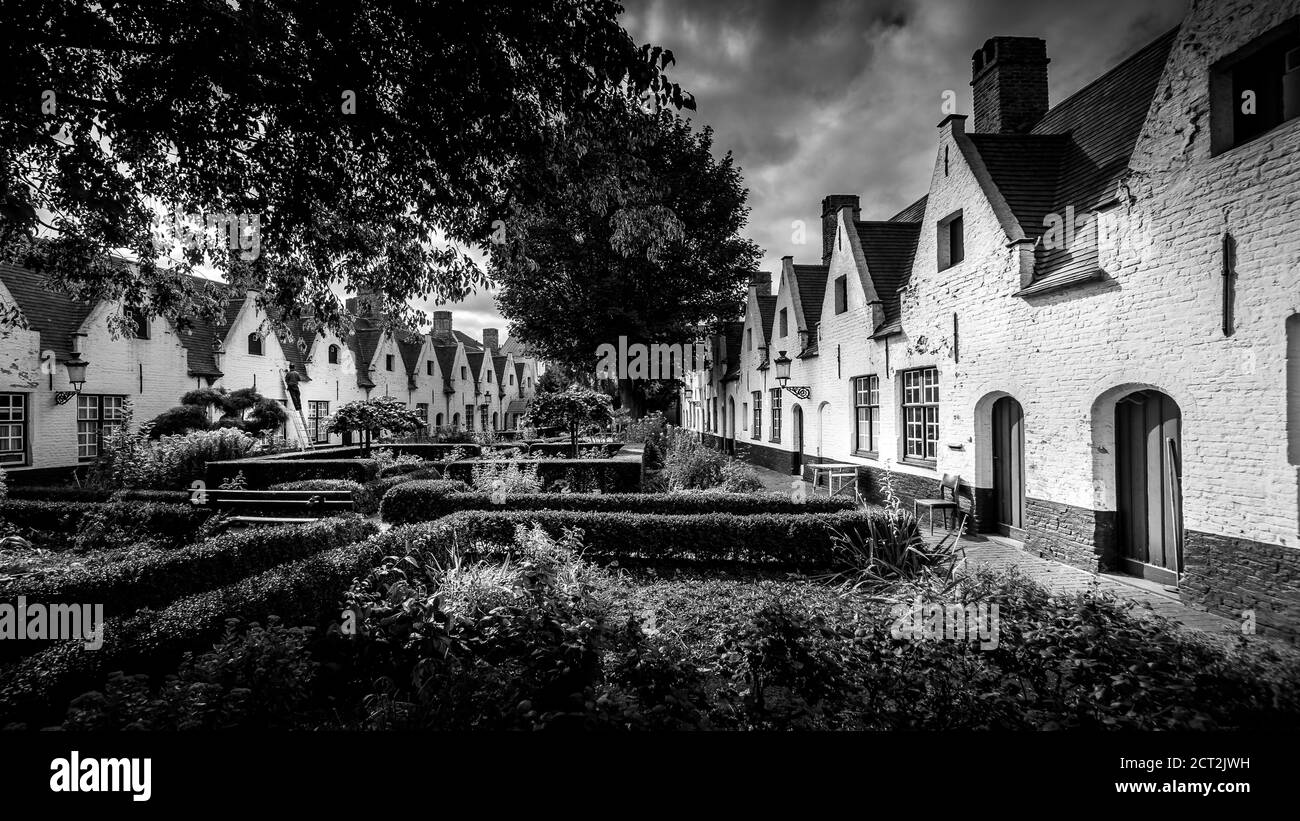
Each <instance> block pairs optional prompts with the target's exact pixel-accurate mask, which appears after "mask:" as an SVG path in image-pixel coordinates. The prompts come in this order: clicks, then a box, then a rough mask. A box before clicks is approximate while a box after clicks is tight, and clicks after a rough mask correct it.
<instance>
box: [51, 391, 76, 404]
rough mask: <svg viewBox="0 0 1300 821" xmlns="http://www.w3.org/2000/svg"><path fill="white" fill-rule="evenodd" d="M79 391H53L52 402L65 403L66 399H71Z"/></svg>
mask: <svg viewBox="0 0 1300 821" xmlns="http://www.w3.org/2000/svg"><path fill="white" fill-rule="evenodd" d="M79 393H81V391H55V392H54V404H56V405H66V404H67V403H68V400H70V399H72V397H74V396H76V395H77V394H79Z"/></svg>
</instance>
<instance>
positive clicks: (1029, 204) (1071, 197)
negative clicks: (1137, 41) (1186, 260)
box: [970, 28, 1178, 280]
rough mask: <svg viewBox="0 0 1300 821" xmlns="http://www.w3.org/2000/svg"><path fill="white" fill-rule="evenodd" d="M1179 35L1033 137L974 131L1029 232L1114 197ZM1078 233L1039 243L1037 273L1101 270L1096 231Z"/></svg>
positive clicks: (1149, 48)
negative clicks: (1051, 244)
mask: <svg viewBox="0 0 1300 821" xmlns="http://www.w3.org/2000/svg"><path fill="white" fill-rule="evenodd" d="M1177 33H1178V29H1176V28H1175V29H1173V30H1172V31H1169V32H1168V33H1166V34H1164V35H1161V36H1160V37H1158V38H1156V39H1155V40H1153V41H1151V42H1150V43H1149V44H1147V45H1146V46H1145V47H1144V48H1142V49H1141V50H1140V51H1138V52H1137V53H1136V54H1134V55H1133V56H1131V57H1129V58H1128V59H1127V60H1125V61H1123V62H1122V63H1120V64H1119V65H1118V66H1116V67H1115V68H1113V69H1111V70H1110V71H1108V72H1106V73H1105V74H1103V75H1102V76H1101V77H1100V78H1098V79H1097V80H1095V81H1094V82H1092V83H1091V84H1089V85H1088V86H1086V87H1085V88H1083V89H1082V90H1080V91H1078V92H1076V93H1075V94H1073V95H1072V96H1070V97H1069V98H1068V99H1066V100H1064V101H1062V102H1060V103H1058V104H1057V105H1056V106H1054V107H1053V108H1052V109H1051V110H1049V111H1048V112H1047V114H1045V115H1043V118H1042V119H1041V120H1040V121H1039V122H1038V123H1037V124H1036V125H1035V126H1034V128H1033V129H1032V130H1031V131H1030V133H1029V134H1027V135H1020V136H1016V135H991V134H972V135H970V137H971V141H972V143H973V144H974V145H975V146H976V149H977V150H978V151H979V153H980V157H981V158H982V159H983V160H984V164H985V165H986V166H987V167H988V169H989V174H990V175H991V176H992V177H993V181H994V183H995V184H996V185H997V187H998V190H999V191H1000V192H1001V193H1002V196H1003V197H1004V198H1005V199H1006V201H1007V204H1008V205H1009V206H1010V207H1011V210H1012V213H1013V214H1014V215H1015V217H1016V219H1017V220H1018V221H1019V223H1020V227H1021V229H1022V230H1024V232H1025V235H1026V236H1029V237H1033V238H1037V237H1040V236H1041V235H1042V234H1043V232H1044V231H1045V230H1046V229H1045V227H1044V225H1043V217H1044V216H1045V215H1047V214H1058V215H1060V216H1061V218H1062V220H1063V219H1064V218H1065V214H1066V209H1067V207H1069V206H1073V207H1074V209H1075V212H1076V214H1077V215H1078V216H1082V215H1084V214H1089V213H1091V212H1092V211H1093V210H1094V209H1095V208H1096V207H1097V206H1098V205H1100V204H1103V203H1105V202H1106V201H1107V200H1108V199H1110V198H1111V197H1112V195H1113V194H1114V192H1115V190H1116V188H1117V187H1118V184H1119V181H1120V180H1121V179H1122V178H1123V177H1124V175H1125V174H1126V173H1127V172H1128V169H1129V161H1130V159H1131V158H1132V155H1133V148H1134V146H1136V144H1137V140H1138V136H1139V135H1140V134H1141V131H1142V125H1143V123H1144V122H1145V121H1146V115H1147V110H1148V109H1149V108H1150V106H1151V100H1152V98H1153V97H1154V96H1155V93H1156V88H1157V86H1158V85H1159V82H1160V77H1161V75H1162V74H1163V72H1164V67H1165V62H1166V60H1167V59H1168V57H1169V51H1170V49H1171V48H1172V46H1173V43H1174V38H1175V37H1176V35H1177ZM1075 239H1076V243H1075V245H1074V247H1071V248H1057V249H1052V250H1044V249H1041V248H1040V249H1038V250H1037V252H1036V262H1035V278H1036V279H1037V278H1040V277H1048V276H1052V277H1057V276H1060V277H1063V278H1064V279H1067V280H1069V279H1073V278H1074V277H1076V276H1085V274H1086V273H1088V272H1090V271H1093V270H1095V269H1096V266H1097V263H1096V252H1097V249H1096V244H1095V240H1096V238H1095V236H1093V235H1092V232H1086V233H1080V234H1077V235H1076V237H1075ZM1085 278H1086V277H1085Z"/></svg>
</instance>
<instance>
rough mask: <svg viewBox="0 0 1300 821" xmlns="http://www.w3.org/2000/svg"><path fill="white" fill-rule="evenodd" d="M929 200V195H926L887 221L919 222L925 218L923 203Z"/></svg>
mask: <svg viewBox="0 0 1300 821" xmlns="http://www.w3.org/2000/svg"><path fill="white" fill-rule="evenodd" d="M929 199H930V195H929V194H926V195H925V196H923V197H921V198H920V199H919V200H917V201H916V202H914V203H912V204H911V205H909V206H907V207H906V208H904V209H903V210H902V211H899V212H898V213H897V214H895V215H894V216H892V217H890V218H889V221H890V222H920V221H921V219H922V218H923V217H924V216H925V203H926V201H928V200H929Z"/></svg>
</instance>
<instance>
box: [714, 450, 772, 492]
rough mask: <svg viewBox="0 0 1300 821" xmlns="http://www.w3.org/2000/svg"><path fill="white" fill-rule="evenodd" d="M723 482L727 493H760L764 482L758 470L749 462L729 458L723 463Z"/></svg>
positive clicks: (722, 485) (723, 487) (723, 488)
mask: <svg viewBox="0 0 1300 821" xmlns="http://www.w3.org/2000/svg"><path fill="white" fill-rule="evenodd" d="M721 478H722V484H721V485H720V487H721V488H722V490H724V491H726V492H727V493H759V492H761V491H762V490H763V482H762V480H761V479H759V478H758V471H756V470H754V466H753V465H751V464H749V463H748V462H742V461H741V460H739V459H731V458H728V459H727V460H726V461H725V462H723V463H722V477H721Z"/></svg>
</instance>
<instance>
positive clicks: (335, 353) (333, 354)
mask: <svg viewBox="0 0 1300 821" xmlns="http://www.w3.org/2000/svg"><path fill="white" fill-rule="evenodd" d="M329 363H330V364H331V365H337V364H339V346H338V345H330V347H329Z"/></svg>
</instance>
